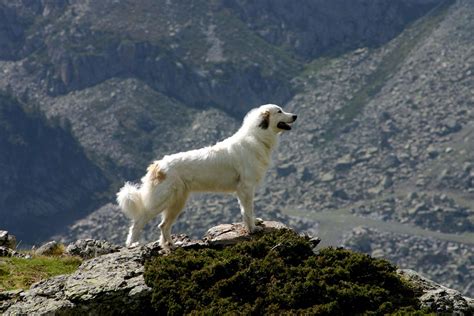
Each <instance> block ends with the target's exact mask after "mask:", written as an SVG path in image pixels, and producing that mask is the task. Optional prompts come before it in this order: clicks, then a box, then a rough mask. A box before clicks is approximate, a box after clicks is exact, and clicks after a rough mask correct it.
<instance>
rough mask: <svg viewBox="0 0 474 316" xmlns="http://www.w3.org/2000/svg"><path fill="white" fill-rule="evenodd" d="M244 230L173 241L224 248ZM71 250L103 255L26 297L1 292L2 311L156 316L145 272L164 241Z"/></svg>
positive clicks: (227, 228) (87, 244) (226, 228)
mask: <svg viewBox="0 0 474 316" xmlns="http://www.w3.org/2000/svg"><path fill="white" fill-rule="evenodd" d="M260 225H261V227H262V228H263V230H265V231H268V230H271V229H281V228H286V226H285V225H283V224H281V223H277V222H263V223H261V224H260ZM242 227H243V226H242V225H241V224H229V225H222V226H219V227H215V228H212V229H211V230H210V231H209V233H208V234H206V238H205V239H203V240H191V239H189V238H188V237H186V236H183V235H180V236H173V238H174V240H175V243H176V245H177V246H178V247H183V248H193V247H222V246H223V245H224V244H233V243H236V242H238V241H240V240H242V238H245V239H247V238H248V235H247V233H246V232H245V231H244V230H243V229H242ZM223 240H226V242H225V243H223V242H222V241H223ZM106 248H108V249H109V250H108V251H110V252H112V251H113V252H112V253H108V254H103V253H104V252H102V253H101V252H100V251H94V250H92V249H106ZM79 249H81V250H79ZM67 251H68V252H70V253H72V254H80V255H83V256H84V257H87V256H90V255H93V254H97V255H99V256H98V257H95V258H92V259H90V260H87V261H85V262H84V263H83V264H82V265H81V266H80V267H79V268H78V270H77V271H76V272H74V273H73V274H71V275H61V276H57V277H53V278H50V279H48V280H45V281H41V282H39V283H36V284H34V285H32V286H31V288H30V289H29V290H27V291H24V292H18V291H15V292H8V293H0V297H3V298H4V299H5V301H4V302H3V303H2V304H3V307H2V305H0V308H3V309H0V312H4V315H18V314H27V315H31V314H59V315H64V314H67V315H83V314H84V313H86V314H96V315H99V314H100V315H130V314H132V313H133V314H143V313H147V312H150V310H149V307H150V304H149V302H150V300H151V289H150V288H149V287H148V286H147V285H146V284H145V281H144V278H143V270H144V263H145V261H146V260H147V259H148V258H150V257H151V256H156V255H159V253H160V251H161V248H160V247H159V245H158V242H152V243H149V244H146V245H144V246H139V247H135V248H120V249H119V247H117V246H111V245H107V244H106V243H104V242H100V241H93V240H85V241H78V242H76V243H74V244H71V245H69V246H68V247H67Z"/></svg>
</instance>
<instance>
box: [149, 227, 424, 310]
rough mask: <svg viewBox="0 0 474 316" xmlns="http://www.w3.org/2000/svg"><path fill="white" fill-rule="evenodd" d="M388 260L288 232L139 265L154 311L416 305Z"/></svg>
mask: <svg viewBox="0 0 474 316" xmlns="http://www.w3.org/2000/svg"><path fill="white" fill-rule="evenodd" d="M395 269H396V268H395V267H394V266H393V265H391V264H390V263H389V262H387V261H385V260H381V259H374V258H371V257H369V256H368V255H365V254H361V253H355V252H351V251H348V250H345V249H334V248H326V249H323V250H321V251H320V252H319V253H317V254H314V253H313V251H312V249H311V245H310V243H309V241H308V240H307V239H306V238H303V237H300V236H298V235H297V234H296V233H294V232H292V231H289V230H280V231H275V232H272V233H269V234H264V235H262V236H260V237H259V238H256V239H255V240H252V241H246V242H242V243H239V244H237V245H235V246H232V247H227V248H224V249H197V250H196V249H194V250H184V249H177V250H176V251H174V252H173V253H172V254H170V255H168V256H162V257H155V258H153V259H152V260H151V261H149V262H148V263H147V264H146V265H145V281H146V283H147V284H148V285H149V286H150V287H152V288H153V294H152V306H153V308H154V309H155V310H156V312H158V313H159V314H160V315H161V314H169V315H180V314H207V315H214V314H229V313H230V314H235V313H242V314H263V313H270V314H271V313H279V314H281V313H292V314H294V313H300V314H319V315H335V314H339V315H354V314H361V313H368V314H371V313H374V314H385V313H393V312H397V311H401V312H402V313H403V312H404V311H405V312H406V311H415V310H417V309H418V306H417V300H416V295H415V293H414V291H413V290H412V289H411V288H410V286H409V285H408V284H407V283H405V282H404V281H402V280H401V279H400V278H399V277H398V276H397V274H396V272H395Z"/></svg>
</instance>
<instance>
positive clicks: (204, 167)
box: [117, 104, 296, 250]
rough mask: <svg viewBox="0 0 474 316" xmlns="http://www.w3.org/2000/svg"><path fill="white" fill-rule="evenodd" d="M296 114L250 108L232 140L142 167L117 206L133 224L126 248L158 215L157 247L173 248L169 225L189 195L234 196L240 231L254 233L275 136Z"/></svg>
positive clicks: (119, 195)
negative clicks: (257, 204)
mask: <svg viewBox="0 0 474 316" xmlns="http://www.w3.org/2000/svg"><path fill="white" fill-rule="evenodd" d="M295 120H296V115H294V114H292V113H286V112H284V111H283V110H282V109H281V108H280V107H279V106H276V105H274V104H266V105H262V106H260V107H258V108H256V109H253V110H251V111H250V112H249V113H248V114H247V115H246V117H245V119H244V122H243V124H242V126H241V127H240V129H239V130H238V131H237V132H236V133H235V134H234V135H232V136H231V137H229V138H227V139H225V140H223V141H221V142H219V143H217V144H215V145H214V146H210V147H205V148H201V149H197V150H191V151H187V152H181V153H177V154H174V155H169V156H164V157H163V159H161V160H159V161H155V162H153V163H152V164H151V165H150V166H149V167H148V169H147V173H146V175H145V176H144V177H143V178H142V180H141V181H142V183H141V184H140V185H135V184H131V183H126V184H125V186H124V187H123V188H122V189H121V190H120V191H119V192H118V193H117V202H118V204H119V206H120V207H121V209H122V210H123V212H124V213H125V214H126V215H127V216H128V217H129V218H130V219H131V220H132V225H131V226H130V230H129V233H128V237H127V241H126V245H127V246H131V245H133V244H135V243H136V242H138V239H139V237H140V233H141V231H142V230H143V227H144V226H145V224H146V223H147V222H149V221H150V220H151V219H153V218H154V217H155V216H157V215H158V214H160V213H162V214H163V218H162V221H161V223H160V225H159V227H160V230H161V237H160V245H161V247H162V248H164V249H167V250H169V249H170V248H171V247H172V246H173V243H172V239H171V226H172V225H173V223H174V221H175V220H176V218H177V217H178V215H179V213H180V212H181V210H182V209H183V207H184V205H185V203H186V199H187V198H188V195H189V193H190V192H235V193H236V194H237V198H238V200H239V204H240V208H241V212H242V216H243V220H244V224H245V227H246V228H247V230H248V231H249V233H252V232H254V231H255V230H256V229H257V227H256V226H255V216H254V210H253V198H254V193H255V189H256V186H257V184H258V183H259V182H260V180H261V179H262V177H263V175H264V174H265V172H266V170H267V169H268V167H269V165H270V160H271V153H272V150H273V149H274V148H275V146H276V145H277V141H278V135H279V134H280V132H282V131H283V130H289V129H291V127H290V125H288V124H289V123H292V122H294V121H295Z"/></svg>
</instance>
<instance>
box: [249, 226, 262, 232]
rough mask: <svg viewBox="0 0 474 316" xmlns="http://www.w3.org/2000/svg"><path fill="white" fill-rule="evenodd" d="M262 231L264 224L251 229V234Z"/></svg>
mask: <svg viewBox="0 0 474 316" xmlns="http://www.w3.org/2000/svg"><path fill="white" fill-rule="evenodd" d="M261 231H263V227H262V226H255V227H254V228H253V229H251V230H250V234H256V233H258V232H261Z"/></svg>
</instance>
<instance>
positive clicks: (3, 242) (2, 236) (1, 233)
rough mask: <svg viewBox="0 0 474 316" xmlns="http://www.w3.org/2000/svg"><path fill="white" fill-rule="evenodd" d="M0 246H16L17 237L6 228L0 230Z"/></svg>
mask: <svg viewBox="0 0 474 316" xmlns="http://www.w3.org/2000/svg"><path fill="white" fill-rule="evenodd" d="M0 247H6V248H11V249H15V248H16V237H15V236H13V235H12V234H9V233H8V232H7V231H6V230H0Z"/></svg>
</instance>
